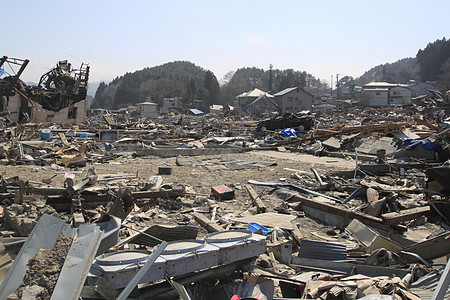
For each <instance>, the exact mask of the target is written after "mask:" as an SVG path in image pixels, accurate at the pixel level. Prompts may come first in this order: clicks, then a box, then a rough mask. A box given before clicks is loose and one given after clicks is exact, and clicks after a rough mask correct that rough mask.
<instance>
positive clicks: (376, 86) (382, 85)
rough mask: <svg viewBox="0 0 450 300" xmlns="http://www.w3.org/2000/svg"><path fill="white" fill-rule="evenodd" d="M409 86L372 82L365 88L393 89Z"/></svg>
mask: <svg viewBox="0 0 450 300" xmlns="http://www.w3.org/2000/svg"><path fill="white" fill-rule="evenodd" d="M408 86H409V85H407V84H396V83H389V82H383V81H372V82H369V83H367V84H365V85H364V88H382V87H383V88H393V87H405V88H406V87H408Z"/></svg>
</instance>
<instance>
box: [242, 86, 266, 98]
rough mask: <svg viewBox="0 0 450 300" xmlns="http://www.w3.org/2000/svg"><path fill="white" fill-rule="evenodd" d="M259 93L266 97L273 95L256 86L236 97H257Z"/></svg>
mask: <svg viewBox="0 0 450 300" xmlns="http://www.w3.org/2000/svg"><path fill="white" fill-rule="evenodd" d="M261 95H266V97H268V98H273V95H271V94H269V93H266V92H264V91H261V90H260V89H258V88H254V89H253V90H251V91H249V92H244V93H242V94H239V95H237V96H236V98H242V97H259V96H261Z"/></svg>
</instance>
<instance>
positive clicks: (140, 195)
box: [131, 189, 186, 199]
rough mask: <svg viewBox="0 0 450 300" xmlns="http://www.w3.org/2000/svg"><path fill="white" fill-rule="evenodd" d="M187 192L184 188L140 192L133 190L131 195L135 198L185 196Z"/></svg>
mask: <svg viewBox="0 0 450 300" xmlns="http://www.w3.org/2000/svg"><path fill="white" fill-rule="evenodd" d="M185 193H186V191H185V190H184V189H172V190H165V191H155V192H153V191H140V192H132V193H131V195H132V196H133V197H134V199H142V198H176V197H180V196H183V195H184V194H185Z"/></svg>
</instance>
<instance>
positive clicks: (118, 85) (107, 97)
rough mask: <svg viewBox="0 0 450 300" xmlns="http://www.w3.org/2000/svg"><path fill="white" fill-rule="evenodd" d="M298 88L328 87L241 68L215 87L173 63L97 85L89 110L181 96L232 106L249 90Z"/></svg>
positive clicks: (300, 76) (205, 74) (306, 77)
mask: <svg viewBox="0 0 450 300" xmlns="http://www.w3.org/2000/svg"><path fill="white" fill-rule="evenodd" d="M293 86H300V87H302V88H305V89H307V90H308V91H311V92H319V91H324V90H325V89H328V85H327V84H326V83H324V82H322V81H320V80H319V79H316V78H315V77H314V76H312V75H311V74H308V73H306V72H300V71H294V70H292V69H288V70H278V69H275V70H273V69H269V70H263V69H259V68H254V67H253V68H241V69H238V70H237V71H236V72H229V73H228V74H227V75H226V76H225V78H224V81H223V84H222V86H221V87H220V86H219V83H218V81H217V78H216V76H215V75H214V74H213V73H212V72H211V71H208V70H205V69H203V68H201V67H199V66H196V65H194V64H193V63H190V62H186V61H177V62H171V63H166V64H163V65H160V66H156V67H152V68H146V69H143V70H140V71H136V72H134V73H126V74H125V75H124V76H121V77H118V78H116V79H114V80H113V81H112V82H111V83H109V84H105V83H103V82H102V83H100V85H99V87H98V89H97V92H96V93H95V99H94V102H93V104H92V108H108V109H117V108H120V107H127V106H129V105H133V104H135V103H139V102H144V101H152V102H155V103H157V104H159V105H161V104H162V101H163V99H164V98H171V97H181V98H182V99H183V101H184V104H185V106H186V107H188V105H189V104H190V103H192V101H193V100H194V99H200V100H203V101H205V102H206V104H208V105H212V104H226V103H230V104H232V102H233V100H234V97H235V96H236V95H238V94H241V93H242V92H247V91H249V90H251V89H253V88H255V87H256V88H259V89H261V90H264V91H268V92H269V91H271V92H273V93H275V92H278V91H281V90H283V89H285V88H287V87H293Z"/></svg>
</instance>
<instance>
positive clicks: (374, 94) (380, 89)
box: [362, 82, 411, 106]
mask: <svg viewBox="0 0 450 300" xmlns="http://www.w3.org/2000/svg"><path fill="white" fill-rule="evenodd" d="M362 100H363V101H362V102H363V104H365V105H368V106H388V105H403V104H405V103H409V102H411V89H410V88H409V87H408V86H407V85H405V84H394V83H388V82H371V83H368V84H366V85H364V86H363V91H362Z"/></svg>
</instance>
